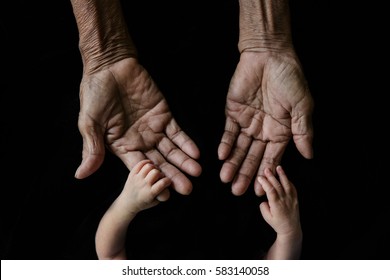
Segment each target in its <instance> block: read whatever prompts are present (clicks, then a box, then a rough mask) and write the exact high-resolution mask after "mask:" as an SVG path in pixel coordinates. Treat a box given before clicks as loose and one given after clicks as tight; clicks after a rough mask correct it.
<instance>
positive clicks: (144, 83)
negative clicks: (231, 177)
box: [75, 58, 201, 194]
mask: <svg viewBox="0 0 390 280" xmlns="http://www.w3.org/2000/svg"><path fill="white" fill-rule="evenodd" d="M78 127H79V130H80V133H81V135H82V137H83V152H82V158H83V160H82V162H81V164H80V166H79V168H78V169H77V171H76V175H75V176H76V178H79V179H82V178H85V177H87V176H89V175H91V174H92V173H94V172H95V171H96V170H97V169H98V168H99V167H100V166H101V164H102V162H103V160H104V156H105V148H106V147H107V148H108V149H109V150H110V151H111V152H113V153H114V154H115V155H116V156H118V157H119V158H120V159H121V160H122V161H123V162H124V164H125V165H126V166H127V167H128V169H130V170H131V169H132V168H133V166H134V165H135V164H136V163H137V162H139V161H141V160H143V159H145V158H148V159H150V160H152V161H153V163H154V164H155V165H156V166H158V167H159V168H160V170H161V171H162V172H163V173H164V174H165V176H167V177H168V178H170V179H171V181H172V187H173V189H175V190H176V191H177V192H178V193H181V194H189V193H190V192H191V190H192V184H191V181H190V180H189V179H188V178H187V176H186V175H184V173H183V172H185V173H187V174H189V175H191V176H199V175H200V173H201V167H200V165H199V163H198V162H197V161H196V159H198V158H199V150H198V147H197V146H196V144H195V143H194V142H193V140H192V139H191V138H190V137H189V136H188V135H187V134H186V133H185V132H184V131H183V130H182V129H181V128H180V126H179V125H178V124H177V123H176V121H175V119H174V118H173V116H172V114H171V112H170V110H169V107H168V104H167V102H166V99H165V98H164V96H163V95H162V93H161V92H160V91H159V89H158V87H157V86H156V84H155V83H154V81H153V80H152V78H151V77H150V76H149V74H148V72H147V71H146V70H145V69H144V68H143V67H142V66H141V65H140V64H139V63H138V62H137V60H136V59H134V58H127V59H123V60H121V61H119V62H116V63H114V64H112V65H110V66H108V67H105V68H104V69H102V70H100V71H97V72H95V73H93V74H88V75H87V74H84V76H83V79H82V81H81V86H80V113H79V120H78Z"/></svg>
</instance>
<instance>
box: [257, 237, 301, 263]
mask: <svg viewBox="0 0 390 280" xmlns="http://www.w3.org/2000/svg"><path fill="white" fill-rule="evenodd" d="M301 251H302V232H298V233H296V234H294V235H293V236H290V237H280V236H277V237H276V240H275V242H274V243H273V244H272V246H271V247H270V249H269V250H268V252H267V253H266V255H265V257H264V259H267V260H298V259H300V257H301Z"/></svg>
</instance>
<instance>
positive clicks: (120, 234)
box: [95, 197, 137, 259]
mask: <svg viewBox="0 0 390 280" xmlns="http://www.w3.org/2000/svg"><path fill="white" fill-rule="evenodd" d="M125 203H126V201H122V200H121V198H120V197H118V198H117V199H116V200H115V201H114V202H113V204H112V205H111V206H110V208H109V209H108V210H107V211H106V213H105V214H104V216H103V217H102V219H101V220H100V223H99V226H98V229H97V231H96V236H95V243H96V253H97V255H98V258H99V259H126V250H125V248H126V247H125V246H126V235H127V229H128V226H129V224H130V222H131V221H132V220H133V219H134V217H135V216H136V213H137V212H135V211H131V212H129V211H125V210H124V209H126V207H125V205H124V204H125Z"/></svg>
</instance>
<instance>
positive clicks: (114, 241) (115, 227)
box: [95, 159, 171, 260]
mask: <svg viewBox="0 0 390 280" xmlns="http://www.w3.org/2000/svg"><path fill="white" fill-rule="evenodd" d="M170 185H171V180H170V179H169V178H168V177H165V176H164V174H163V173H162V172H161V171H160V170H159V169H158V168H157V167H156V166H155V165H154V164H153V162H152V161H151V160H147V159H146V160H141V161H139V162H138V163H137V164H136V165H135V166H134V168H133V169H132V170H131V171H130V173H129V176H128V178H127V181H126V183H125V185H124V188H123V190H122V192H121V194H120V195H119V196H118V197H117V198H116V199H115V201H114V202H113V203H112V204H111V206H110V207H109V208H108V210H107V211H106V212H105V214H104V215H103V217H102V219H101V220H100V223H99V226H98V229H97V231H96V235H95V244H96V253H97V256H98V258H99V259H101V260H104V259H110V260H125V259H127V255H126V247H125V245H126V234H127V229H128V226H129V224H130V223H131V221H132V220H133V219H134V218H135V216H136V215H137V214H138V213H139V212H140V211H143V210H146V209H149V208H151V207H154V206H156V205H157V204H159V203H160V202H161V201H166V200H168V199H169V196H164V197H163V198H161V197H159V194H161V193H162V192H163V191H164V190H167V188H168V187H169V186H170ZM168 194H169V192H168Z"/></svg>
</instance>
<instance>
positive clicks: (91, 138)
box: [75, 128, 105, 179]
mask: <svg viewBox="0 0 390 280" xmlns="http://www.w3.org/2000/svg"><path fill="white" fill-rule="evenodd" d="M80 133H81V135H82V137H83V152H82V161H81V164H80V165H79V167H78V168H77V170H76V173H75V177H76V178H77V179H84V178H86V177H88V176H90V175H91V174H93V173H94V172H95V171H96V170H98V169H99V167H100V166H101V165H102V163H103V160H104V155H105V145H104V139H103V134H101V133H99V130H98V129H94V128H92V129H91V128H89V129H88V132H86V129H85V130H82V129H80Z"/></svg>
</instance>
